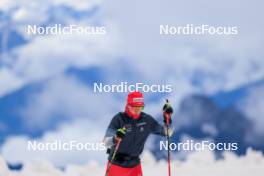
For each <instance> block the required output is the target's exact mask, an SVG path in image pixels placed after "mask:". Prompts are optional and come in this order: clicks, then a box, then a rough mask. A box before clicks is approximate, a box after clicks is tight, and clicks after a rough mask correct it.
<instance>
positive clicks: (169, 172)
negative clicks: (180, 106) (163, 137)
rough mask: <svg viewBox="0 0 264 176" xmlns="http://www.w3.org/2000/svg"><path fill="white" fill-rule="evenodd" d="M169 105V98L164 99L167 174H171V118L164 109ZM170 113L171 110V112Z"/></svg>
mask: <svg viewBox="0 0 264 176" xmlns="http://www.w3.org/2000/svg"><path fill="white" fill-rule="evenodd" d="M168 106H170V105H169V100H168V99H166V104H165V105H164V107H163V110H164V112H163V113H164V114H163V115H164V116H165V118H166V119H165V120H166V123H165V126H166V130H167V141H168V174H169V176H171V163H170V162H171V161H170V158H171V156H170V135H169V125H170V122H169V121H170V119H171V114H170V113H169V114H168V113H165V111H166V109H167V108H168ZM171 113H172V112H171Z"/></svg>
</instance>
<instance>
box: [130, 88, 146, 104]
mask: <svg viewBox="0 0 264 176" xmlns="http://www.w3.org/2000/svg"><path fill="white" fill-rule="evenodd" d="M127 104H128V105H130V106H144V97H143V94H142V93H141V92H138V91H134V92H130V93H129V94H128V95H127Z"/></svg>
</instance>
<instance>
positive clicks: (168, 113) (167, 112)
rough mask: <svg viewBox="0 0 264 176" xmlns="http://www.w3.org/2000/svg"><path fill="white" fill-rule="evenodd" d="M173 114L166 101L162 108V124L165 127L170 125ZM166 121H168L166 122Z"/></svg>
mask: <svg viewBox="0 0 264 176" xmlns="http://www.w3.org/2000/svg"><path fill="white" fill-rule="evenodd" d="M172 113H173V108H172V107H171V105H170V104H169V101H168V100H166V103H165V105H164V106H163V122H164V123H165V124H167V123H168V124H167V125H170V124H171V123H172V120H171V114H172ZM167 119H168V120H167Z"/></svg>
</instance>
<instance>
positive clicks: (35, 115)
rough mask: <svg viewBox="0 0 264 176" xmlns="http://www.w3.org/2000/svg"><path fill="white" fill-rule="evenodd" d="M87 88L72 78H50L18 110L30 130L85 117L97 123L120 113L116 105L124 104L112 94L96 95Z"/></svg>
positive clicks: (87, 86)
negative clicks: (117, 112)
mask: <svg viewBox="0 0 264 176" xmlns="http://www.w3.org/2000/svg"><path fill="white" fill-rule="evenodd" d="M89 86H92V85H85V84H83V83H82V82H80V81H78V79H76V78H75V77H71V76H68V77H67V76H63V75H61V76H57V77H55V78H52V79H50V80H49V81H47V82H46V83H45V85H44V87H43V88H42V90H41V91H40V92H36V93H35V94H32V95H30V97H28V101H27V103H26V105H25V106H23V107H21V108H20V114H21V116H22V118H23V119H24V120H23V121H24V122H25V125H26V126H27V128H29V129H32V130H34V129H39V128H40V129H46V128H47V127H49V126H54V124H56V123H57V122H61V121H65V120H66V121H67V120H71V119H85V118H87V119H89V120H95V122H96V124H98V123H99V122H100V119H104V118H106V116H107V115H108V116H109V115H110V114H112V115H114V113H116V111H119V109H118V104H122V105H123V102H120V99H117V98H115V97H113V96H112V95H111V94H101V93H98V94H96V93H94V92H93V89H91V88H90V87H89ZM106 102H111V103H106ZM120 110H121V109H120ZM112 115H110V116H112ZM59 118H61V119H59ZM109 118H110V117H109ZM55 126H56V125H55Z"/></svg>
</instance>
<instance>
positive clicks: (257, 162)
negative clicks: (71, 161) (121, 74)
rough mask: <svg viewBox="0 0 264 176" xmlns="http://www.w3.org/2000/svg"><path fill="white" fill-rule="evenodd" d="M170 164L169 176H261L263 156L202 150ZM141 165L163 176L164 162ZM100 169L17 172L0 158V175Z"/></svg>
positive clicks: (95, 173)
mask: <svg viewBox="0 0 264 176" xmlns="http://www.w3.org/2000/svg"><path fill="white" fill-rule="evenodd" d="M171 165H172V175H173V176H176V175H177V176H193V175H196V176H210V175H212V174H213V175H214V176H248V175H251V176H262V175H263V172H264V156H263V155H262V153H261V152H258V151H253V150H251V149H248V151H247V154H246V155H245V156H241V157H238V156H236V155H235V154H233V153H231V152H225V153H224V158H223V159H221V160H215V159H214V155H213V152H210V151H202V152H195V153H192V154H191V155H189V157H188V159H187V160H186V161H173V162H172V163H171ZM142 166H143V172H144V175H145V176H161V175H167V163H166V162H165V161H164V160H163V161H160V162H156V161H155V159H154V157H153V156H152V155H151V154H150V153H149V152H145V153H144V154H143V156H142ZM104 170H105V166H102V165H99V164H98V163H97V162H90V163H87V164H86V165H68V166H67V167H66V168H65V170H64V171H61V170H59V169H57V168H55V167H54V166H52V164H50V163H49V162H46V161H41V162H35V163H26V164H25V165H24V167H23V169H22V170H21V171H9V170H8V168H7V165H6V163H5V161H4V159H3V158H2V157H0V175H1V176H2V175H3V176H36V175H38V176H88V175H89V176H99V175H103V174H104Z"/></svg>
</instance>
